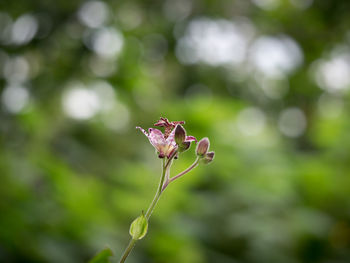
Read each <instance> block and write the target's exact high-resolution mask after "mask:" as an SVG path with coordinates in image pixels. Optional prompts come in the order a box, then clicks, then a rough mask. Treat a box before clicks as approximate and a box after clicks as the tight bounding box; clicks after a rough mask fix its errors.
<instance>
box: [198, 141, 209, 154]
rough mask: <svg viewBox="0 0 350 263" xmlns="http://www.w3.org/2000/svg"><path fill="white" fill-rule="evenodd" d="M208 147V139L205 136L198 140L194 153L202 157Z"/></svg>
mask: <svg viewBox="0 0 350 263" xmlns="http://www.w3.org/2000/svg"><path fill="white" fill-rule="evenodd" d="M208 149H209V139H208V138H207V137H205V138H203V139H202V140H200V141H199V143H198V144H197V148H196V154H197V155H198V156H200V157H204V155H205V154H206V153H207V151H208Z"/></svg>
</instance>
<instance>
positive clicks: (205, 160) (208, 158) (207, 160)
mask: <svg viewBox="0 0 350 263" xmlns="http://www.w3.org/2000/svg"><path fill="white" fill-rule="evenodd" d="M214 155H215V153H214V152H208V153H206V155H205V156H204V158H203V159H202V161H203V163H204V164H208V163H210V162H211V161H212V160H213V159H214Z"/></svg>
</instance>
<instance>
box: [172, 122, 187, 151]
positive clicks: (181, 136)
mask: <svg viewBox="0 0 350 263" xmlns="http://www.w3.org/2000/svg"><path fill="white" fill-rule="evenodd" d="M185 140H186V131H185V129H184V128H183V127H182V126H181V125H180V124H178V125H176V128H175V142H176V144H177V145H179V146H180V145H182V143H183V142H184V141H185Z"/></svg>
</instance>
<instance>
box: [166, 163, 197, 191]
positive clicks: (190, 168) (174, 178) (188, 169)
mask: <svg viewBox="0 0 350 263" xmlns="http://www.w3.org/2000/svg"><path fill="white" fill-rule="evenodd" d="M198 163H199V157H197V159H196V160H195V161H194V163H193V164H192V165H191V166H190V167H188V168H187V169H186V170H184V171H182V172H181V173H179V174H178V175H175V176H174V177H172V178H170V179H169V180H167V181H166V182H165V183H164V185H163V187H162V191H164V190H165V188H166V187H167V186H168V184H170V183H171V182H172V181H174V180H176V179H177V178H179V177H181V176H183V175H184V174H187V173H188V172H189V171H191V170H192V169H193V168H195V167H196V166H197V165H198Z"/></svg>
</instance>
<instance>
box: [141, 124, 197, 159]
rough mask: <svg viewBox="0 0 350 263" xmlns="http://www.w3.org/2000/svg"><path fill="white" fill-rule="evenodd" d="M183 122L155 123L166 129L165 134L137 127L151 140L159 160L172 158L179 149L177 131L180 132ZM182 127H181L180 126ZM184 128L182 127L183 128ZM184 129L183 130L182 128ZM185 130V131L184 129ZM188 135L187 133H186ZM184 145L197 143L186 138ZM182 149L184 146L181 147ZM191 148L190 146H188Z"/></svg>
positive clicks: (192, 138) (156, 130) (188, 137)
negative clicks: (192, 142)
mask: <svg viewBox="0 0 350 263" xmlns="http://www.w3.org/2000/svg"><path fill="white" fill-rule="evenodd" d="M184 123H185V122H184V121H181V122H169V121H168V119H166V118H160V120H159V121H158V122H157V123H155V124H154V125H155V126H160V127H165V131H164V134H163V133H162V132H161V131H160V130H158V129H153V128H149V129H148V133H147V132H146V131H145V130H144V129H142V128H141V127H136V129H139V130H141V131H142V132H143V133H144V134H145V135H146V136H147V138H148V139H149V141H150V143H151V144H152V145H153V147H154V148H155V149H156V150H157V151H158V156H159V158H164V157H168V158H170V157H171V156H172V154H173V153H174V152H175V151H176V150H177V149H178V147H179V145H178V144H177V143H176V141H175V131H176V130H177V131H179V129H180V128H177V126H178V125H180V124H184ZM180 126H181V125H180ZM181 128H182V126H181ZM182 129H183V128H182ZM183 130H184V129H183ZM185 134H186V133H185ZM184 138H185V139H184V141H183V143H184V144H190V142H191V141H197V140H196V138H195V137H193V136H186V135H185V137H184ZM181 147H182V145H181ZM188 147H189V146H188Z"/></svg>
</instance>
